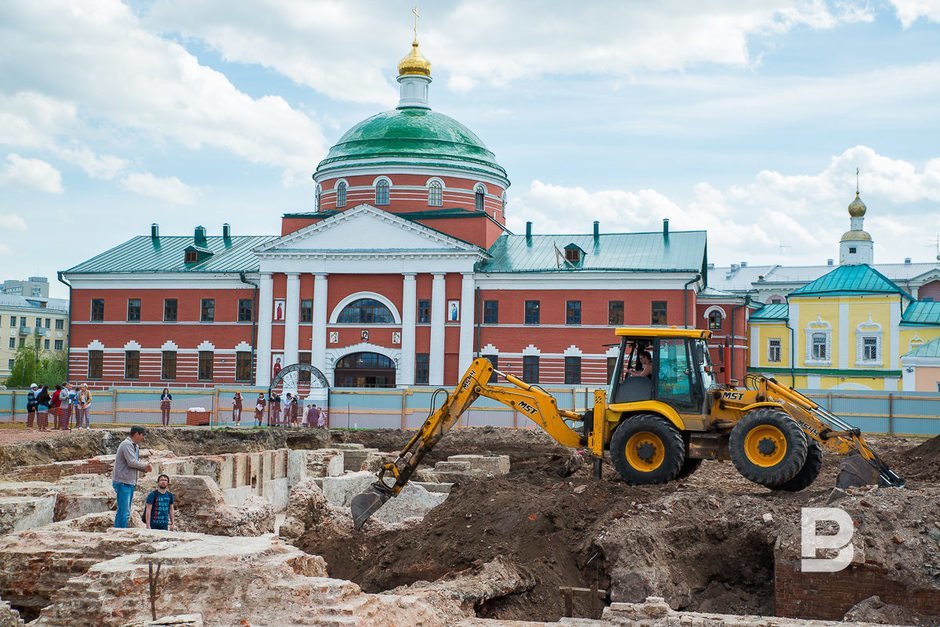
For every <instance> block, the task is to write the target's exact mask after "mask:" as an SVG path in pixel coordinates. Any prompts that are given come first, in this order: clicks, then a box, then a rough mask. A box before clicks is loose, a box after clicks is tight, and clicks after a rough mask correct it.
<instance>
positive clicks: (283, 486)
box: [263, 478, 288, 512]
mask: <svg viewBox="0 0 940 627" xmlns="http://www.w3.org/2000/svg"><path fill="white" fill-rule="evenodd" d="M263 496H264V498H265V499H267V500H268V501H269V502H270V503H271V505H273V506H274V511H275V512H282V511H284V510H285V509H287V497H288V489H287V479H286V478H285V479H271V480H270V481H265V482H264V495H263Z"/></svg>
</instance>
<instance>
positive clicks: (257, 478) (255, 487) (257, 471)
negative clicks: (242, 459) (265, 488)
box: [248, 453, 264, 495]
mask: <svg viewBox="0 0 940 627" xmlns="http://www.w3.org/2000/svg"><path fill="white" fill-rule="evenodd" d="M263 463H264V454H263V453H248V485H250V486H251V489H252V491H253V492H254V493H255V494H258V495H260V494H261V486H262V484H263V483H264V474H263V472H262V468H261V466H262V464H263Z"/></svg>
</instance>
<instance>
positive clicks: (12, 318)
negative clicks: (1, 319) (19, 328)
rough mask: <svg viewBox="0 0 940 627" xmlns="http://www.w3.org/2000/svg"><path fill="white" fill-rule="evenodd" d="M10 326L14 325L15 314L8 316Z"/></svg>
mask: <svg viewBox="0 0 940 627" xmlns="http://www.w3.org/2000/svg"><path fill="white" fill-rule="evenodd" d="M10 326H11V327H15V326H16V316H10Z"/></svg>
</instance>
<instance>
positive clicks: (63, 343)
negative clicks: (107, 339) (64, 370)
mask: <svg viewBox="0 0 940 627" xmlns="http://www.w3.org/2000/svg"><path fill="white" fill-rule="evenodd" d="M68 332H69V303H68V301H67V300H62V299H60V298H39V297H37V298H33V297H28V296H19V295H15V294H0V384H2V383H3V380H4V379H6V378H7V377H8V376H10V371H11V370H12V369H13V361H14V360H15V358H16V351H17V349H18V348H19V347H21V346H35V347H36V348H37V349H39V351H40V352H47V351H48V352H50V353H59V354H61V353H65V352H66V351H67V350H68V344H69V342H68Z"/></svg>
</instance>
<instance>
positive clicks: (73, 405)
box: [68, 382, 82, 429]
mask: <svg viewBox="0 0 940 627" xmlns="http://www.w3.org/2000/svg"><path fill="white" fill-rule="evenodd" d="M68 387H69V413H71V415H72V416H73V417H74V418H75V428H76V429H81V428H82V423H81V422H80V421H81V417H80V416H79V412H78V393H79V391H80V390H79V387H78V384H77V383H75V382H72V383H69V386H68Z"/></svg>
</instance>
